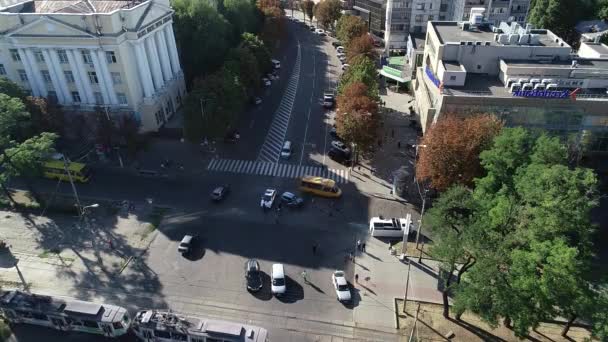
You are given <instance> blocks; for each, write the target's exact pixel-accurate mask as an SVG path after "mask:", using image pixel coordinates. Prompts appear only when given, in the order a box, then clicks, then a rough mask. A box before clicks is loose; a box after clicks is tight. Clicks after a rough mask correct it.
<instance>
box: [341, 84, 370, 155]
mask: <svg viewBox="0 0 608 342" xmlns="http://www.w3.org/2000/svg"><path fill="white" fill-rule="evenodd" d="M368 93H369V90H368V89H367V86H366V85H365V84H364V83H362V82H353V83H350V84H349V85H348V86H346V87H345V88H344V90H343V92H342V93H341V94H340V95H339V96H338V98H337V105H338V110H337V113H336V130H337V133H338V135H339V136H340V137H341V138H342V139H344V140H345V141H347V142H349V143H355V144H357V146H358V148H359V149H360V150H362V151H368V150H370V149H371V147H372V146H373V144H374V138H375V136H376V130H377V128H378V103H377V102H376V101H374V100H373V99H372V98H370V97H369V96H368Z"/></svg>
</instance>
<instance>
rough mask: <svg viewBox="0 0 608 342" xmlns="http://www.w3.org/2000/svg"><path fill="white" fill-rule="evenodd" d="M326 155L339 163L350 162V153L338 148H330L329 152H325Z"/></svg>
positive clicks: (345, 163)
mask: <svg viewBox="0 0 608 342" xmlns="http://www.w3.org/2000/svg"><path fill="white" fill-rule="evenodd" d="M327 156H328V157H329V158H330V159H331V160H333V161H335V162H337V163H340V164H344V165H347V164H350V162H351V158H350V157H351V155H350V153H345V152H344V151H341V150H338V149H336V148H331V149H330V150H329V152H327Z"/></svg>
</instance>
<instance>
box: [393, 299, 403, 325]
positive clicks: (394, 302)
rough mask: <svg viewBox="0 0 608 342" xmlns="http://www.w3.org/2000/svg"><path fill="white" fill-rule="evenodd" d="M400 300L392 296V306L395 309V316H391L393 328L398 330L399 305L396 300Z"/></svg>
mask: <svg viewBox="0 0 608 342" xmlns="http://www.w3.org/2000/svg"><path fill="white" fill-rule="evenodd" d="M398 300H401V298H397V297H395V298H393V308H394V309H395V316H393V318H394V319H395V329H397V330H399V312H397V311H398V309H399V306H398V305H397V301H398Z"/></svg>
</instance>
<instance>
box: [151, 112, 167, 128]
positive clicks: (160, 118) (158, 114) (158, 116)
mask: <svg viewBox="0 0 608 342" xmlns="http://www.w3.org/2000/svg"><path fill="white" fill-rule="evenodd" d="M154 117H155V118H156V124H157V125H159V126H160V125H161V124H162V123H163V122H165V117H164V116H163V112H162V111H160V110H158V111H156V113H154Z"/></svg>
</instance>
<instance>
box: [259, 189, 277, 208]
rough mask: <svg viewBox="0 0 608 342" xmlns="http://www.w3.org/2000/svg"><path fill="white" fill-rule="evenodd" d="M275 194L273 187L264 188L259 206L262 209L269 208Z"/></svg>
mask: <svg viewBox="0 0 608 342" xmlns="http://www.w3.org/2000/svg"><path fill="white" fill-rule="evenodd" d="M276 196H277V191H276V190H275V189H266V191H264V195H262V200H261V201H260V207H262V209H270V208H272V205H273V204H274V198H275V197H276Z"/></svg>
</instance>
